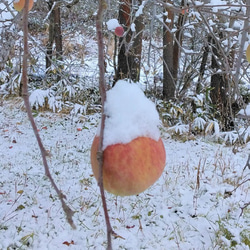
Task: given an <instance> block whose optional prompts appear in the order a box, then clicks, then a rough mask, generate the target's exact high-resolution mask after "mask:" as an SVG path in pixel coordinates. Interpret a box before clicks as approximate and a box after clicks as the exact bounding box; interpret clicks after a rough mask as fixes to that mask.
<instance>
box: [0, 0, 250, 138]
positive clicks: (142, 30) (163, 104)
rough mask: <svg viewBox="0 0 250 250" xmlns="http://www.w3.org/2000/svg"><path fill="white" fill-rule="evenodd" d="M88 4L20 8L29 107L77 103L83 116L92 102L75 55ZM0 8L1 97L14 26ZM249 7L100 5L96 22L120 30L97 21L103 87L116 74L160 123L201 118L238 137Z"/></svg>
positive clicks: (7, 90)
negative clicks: (144, 98) (139, 90)
mask: <svg viewBox="0 0 250 250" xmlns="http://www.w3.org/2000/svg"><path fill="white" fill-rule="evenodd" d="M97 4H98V1H81V0H75V1H71V2H67V1H52V0H50V1H43V0H39V1H37V2H36V3H35V6H34V7H33V9H32V11H31V12H30V13H29V31H30V36H29V46H30V56H29V88H30V89H29V91H30V93H31V97H30V100H31V104H32V105H33V106H34V108H36V109H38V108H45V109H48V108H49V109H51V110H53V111H56V112H57V111H61V110H68V111H70V110H72V109H74V108H76V105H77V109H78V111H79V112H82V111H84V112H86V111H87V110H91V105H92V104H97V103H98V101H99V100H98V99H99V98H98V84H97V83H98V71H97V68H96V69H93V67H89V65H88V63H87V62H86V61H85V58H86V55H87V54H88V53H89V51H88V49H87V46H88V45H87V44H88V42H89V40H90V39H93V41H94V40H95V36H96V35H95V15H96V11H97ZM1 6H2V8H1V16H2V18H1V44H0V46H1V52H0V53H1V54H0V58H1V60H0V61H1V64H0V70H1V71H0V75H1V78H0V84H1V89H0V90H1V95H2V96H3V97H4V98H6V97H8V96H13V95H14V96H18V95H21V89H22V83H21V75H22V68H21V58H22V53H23V51H22V39H21V38H22V32H21V24H22V22H21V14H20V13H17V12H16V11H15V10H13V7H12V2H11V1H3V3H2V4H1ZM249 8H250V7H249V5H248V4H247V1H204V2H198V1H184V0H183V1H135V0H133V1H132V0H126V1H120V2H118V1H111V0H110V1H108V10H107V12H106V14H105V17H104V21H105V22H106V21H108V20H109V19H113V18H115V19H118V21H119V23H120V24H121V25H122V26H123V27H124V29H125V34H124V36H123V37H121V38H118V37H116V36H115V35H114V34H113V32H112V31H109V30H107V27H106V26H105V25H104V31H103V32H104V35H105V48H106V51H105V57H106V58H105V61H106V79H107V83H108V86H109V87H111V86H112V85H114V84H115V82H116V81H117V80H118V79H121V78H129V79H131V80H133V81H140V82H141V83H143V84H144V86H145V88H144V89H145V92H146V93H147V95H148V96H149V97H150V98H152V99H154V100H156V103H157V106H158V110H159V111H160V113H161V116H162V119H163V121H164V122H165V123H166V125H168V126H173V125H177V124H186V125H190V124H192V125H193V124H194V123H195V124H196V125H197V129H198V130H204V129H205V127H207V126H208V125H209V124H210V127H207V128H208V130H211V129H213V130H214V129H216V127H218V126H219V128H220V130H221V131H237V134H238V135H240V136H241V137H242V136H243V131H241V132H240V134H239V129H240V128H239V126H237V125H238V122H237V121H236V120H235V119H236V118H237V113H238V112H239V110H241V109H245V108H246V107H247V104H248V102H249V96H250V90H249V89H250V88H249V77H250V76H249V63H248V62H247V60H246V57H245V51H246V47H247V45H248V44H249ZM6 13H8V14H7V15H8V17H7V18H4V16H6ZM95 56H96V55H94V54H93V57H95ZM246 115H247V114H244V113H243V114H241V116H246ZM245 118H246V117H245ZM243 122H244V127H245V128H246V126H248V124H247V119H245V120H243ZM196 125H194V126H196ZM245 132H246V131H244V136H245ZM244 136H243V137H244ZM238 139H239V140H241V141H242V140H243V141H244V139H242V138H238ZM238 139H237V140H238ZM235 140H236V139H235ZM231 142H232V141H231Z"/></svg>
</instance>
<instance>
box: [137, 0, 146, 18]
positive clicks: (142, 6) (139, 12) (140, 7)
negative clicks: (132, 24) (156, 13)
mask: <svg viewBox="0 0 250 250" xmlns="http://www.w3.org/2000/svg"><path fill="white" fill-rule="evenodd" d="M145 4H146V1H143V2H142V4H141V5H140V6H139V8H138V10H137V11H136V13H135V17H138V16H140V15H142V14H143V9H144V6H145Z"/></svg>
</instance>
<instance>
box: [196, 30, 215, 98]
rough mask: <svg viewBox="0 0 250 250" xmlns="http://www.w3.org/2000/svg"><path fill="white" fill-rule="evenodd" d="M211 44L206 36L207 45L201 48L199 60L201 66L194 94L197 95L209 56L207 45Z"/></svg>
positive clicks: (209, 38)
mask: <svg viewBox="0 0 250 250" xmlns="http://www.w3.org/2000/svg"><path fill="white" fill-rule="evenodd" d="M210 43H211V36H210V35H208V38H207V44H206V45H205V47H204V48H203V49H204V51H203V55H202V60H201V66H200V74H199V78H198V83H197V86H196V94H199V93H200V92H201V88H202V86H201V81H202V79H203V76H204V73H205V69H206V64H207V58H208V54H209V45H210Z"/></svg>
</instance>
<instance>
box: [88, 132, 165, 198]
mask: <svg viewBox="0 0 250 250" xmlns="http://www.w3.org/2000/svg"><path fill="white" fill-rule="evenodd" d="M98 146H99V137H97V136H96V137H95V138H94V141H93V144H92V148H91V164H92V169H93V173H94V176H95V178H96V179H97V180H98V178H99V162H98V160H97V157H96V155H97V152H98ZM165 163H166V152H165V148H164V145H163V142H162V140H161V139H159V140H158V141H155V140H154V139H151V138H148V137H138V138H136V139H134V140H132V141H131V142H129V143H126V144H122V143H118V144H115V145H110V146H108V147H107V148H105V150H104V152H103V186H104V189H106V190H107V191H108V192H110V193H112V194H115V195H120V196H127V195H136V194H139V193H141V192H143V191H145V190H146V189H147V188H148V187H150V186H151V185H153V184H154V183H155V182H156V181H157V180H158V178H159V177H160V176H161V174H162V172H163V170H164V167H165Z"/></svg>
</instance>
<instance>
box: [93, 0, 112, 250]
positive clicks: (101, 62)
mask: <svg viewBox="0 0 250 250" xmlns="http://www.w3.org/2000/svg"><path fill="white" fill-rule="evenodd" d="M106 8H107V3H106V1H105V0H99V9H98V12H97V16H96V33H97V42H98V64H99V65H98V66H99V89H100V94H101V100H102V119H101V131H100V137H99V149H98V155H97V158H98V161H99V180H98V185H99V188H100V193H101V197H102V205H103V210H104V215H105V220H106V227H107V241H108V243H107V250H112V242H111V236H112V234H113V233H114V232H113V229H112V227H111V224H110V220H109V215H108V209H107V203H106V198H105V192H104V187H103V134H104V126H105V118H106V116H105V113H104V103H105V101H106V83H105V62H104V58H105V57H104V44H103V34H102V19H103V13H104V11H105V10H106Z"/></svg>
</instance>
